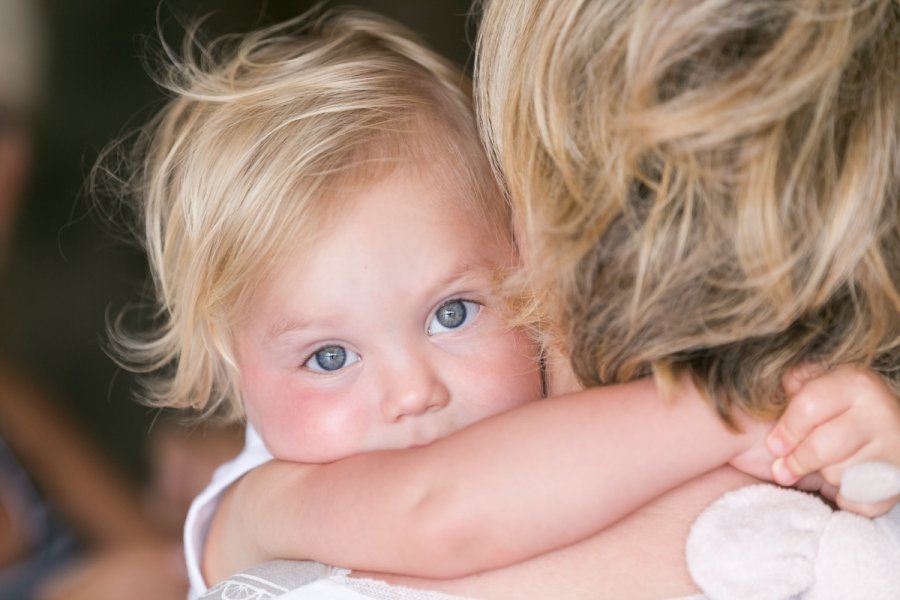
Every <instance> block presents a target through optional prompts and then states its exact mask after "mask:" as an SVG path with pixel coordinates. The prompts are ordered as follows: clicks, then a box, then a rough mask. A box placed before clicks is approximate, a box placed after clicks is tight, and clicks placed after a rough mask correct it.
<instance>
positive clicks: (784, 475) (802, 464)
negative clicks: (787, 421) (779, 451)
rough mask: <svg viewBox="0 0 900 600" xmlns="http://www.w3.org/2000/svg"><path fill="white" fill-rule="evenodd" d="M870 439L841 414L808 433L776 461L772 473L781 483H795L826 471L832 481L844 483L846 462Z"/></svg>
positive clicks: (826, 477) (825, 475) (829, 480)
mask: <svg viewBox="0 0 900 600" xmlns="http://www.w3.org/2000/svg"><path fill="white" fill-rule="evenodd" d="M867 442H868V438H867V436H865V435H864V433H863V432H862V431H860V430H859V429H858V428H855V427H853V422H852V420H851V419H850V418H842V417H840V416H839V417H837V418H834V419H831V420H830V421H827V422H825V423H824V424H822V425H819V426H818V427H816V428H815V429H813V430H812V432H811V433H810V434H809V435H807V436H805V437H804V438H803V439H802V441H800V443H799V444H797V445H796V446H795V447H794V449H793V451H792V452H791V453H790V454H788V455H787V456H784V457H782V458H779V459H778V460H776V461H775V463H773V466H772V474H773V476H774V478H775V481H776V482H778V483H780V484H781V485H792V484H793V483H794V482H796V481H797V480H798V479H800V478H801V477H803V476H805V475H808V474H809V473H814V472H816V471H822V475H823V476H824V477H825V479H826V480H828V482H829V483H831V484H833V485H836V484H838V483H839V482H840V475H841V473H842V471H843V465H841V464H840V463H843V462H844V461H846V460H848V459H850V458H851V457H852V456H853V455H854V454H856V453H857V452H858V451H859V450H861V449H862V448H863V447H864V446H865V445H866V443H867Z"/></svg>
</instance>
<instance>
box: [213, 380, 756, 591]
mask: <svg viewBox="0 0 900 600" xmlns="http://www.w3.org/2000/svg"><path fill="white" fill-rule="evenodd" d="M674 396H675V399H674V400H673V401H671V402H663V401H660V399H659V397H658V394H657V390H656V387H655V385H654V383H653V382H652V381H649V380H646V381H640V382H635V383H631V384H627V385H618V386H608V387H601V388H593V389H590V390H587V391H583V392H579V393H576V394H570V395H567V396H560V397H555V398H550V399H546V400H541V401H537V402H533V403H530V404H527V405H525V406H522V407H520V408H518V409H515V410H513V411H510V412H507V413H503V414H501V415H497V416H495V417H492V418H490V419H487V420H485V421H482V422H479V423H476V424H474V425H472V426H470V427H468V428H466V429H464V430H462V431H460V432H457V433H456V434H454V435H452V436H449V437H447V438H444V439H442V440H439V441H437V442H435V443H434V444H432V445H431V446H428V447H425V448H419V449H413V450H404V451H385V452H376V453H370V454H364V455H359V456H354V457H350V458H348V459H344V460H341V461H338V462H336V463H332V464H328V465H318V466H310V465H297V464H291V463H278V462H274V463H271V464H268V465H264V466H263V467H261V468H259V469H256V470H254V471H253V472H251V473H249V474H248V475H246V476H245V478H244V479H243V480H241V481H240V482H238V484H236V485H235V486H234V487H233V489H232V490H231V491H230V493H229V494H228V495H227V496H226V497H225V498H224V499H223V502H222V505H221V506H220V508H219V510H218V512H217V514H216V516H215V518H214V520H213V525H212V527H211V529H210V535H209V538H208V541H207V545H206V556H205V560H204V572H205V574H206V576H207V578H208V579H209V580H217V579H218V578H221V577H224V576H227V575H229V574H230V573H232V572H234V571H237V570H240V569H242V568H245V567H247V566H249V565H251V564H254V563H257V562H261V561H265V560H270V559H274V558H309V559H315V560H319V561H322V562H326V563H329V564H336V565H340V566H343V567H349V568H354V569H365V570H370V571H380V572H399V573H405V574H414V575H419V576H424V577H432V578H447V577H457V576H461V575H464V574H470V573H474V572H479V571H483V570H488V569H492V568H497V567H500V566H504V565H507V564H511V563H514V562H518V561H521V560H523V559H525V558H528V557H530V556H534V555H537V554H541V553H544V552H547V551H549V550H552V549H555V548H558V547H562V546H565V545H568V544H571V543H573V542H575V541H578V540H580V539H582V538H584V537H586V536H588V535H590V534H592V533H594V532H596V531H598V530H600V529H603V528H604V527H606V526H608V525H610V524H611V523H613V522H614V521H616V520H617V519H619V518H620V517H622V516H624V515H625V514H627V513H629V512H631V511H632V510H633V509H635V508H636V507H638V506H640V505H641V504H643V503H644V502H646V501H648V500H650V499H652V498H654V497H656V496H657V495H659V494H661V493H663V492H665V491H667V490H668V489H670V488H672V487H674V486H676V485H678V484H680V483H682V482H684V481H687V480H688V479H691V478H693V477H695V476H697V475H699V474H702V473H704V472H706V471H707V470H709V469H712V468H714V467H717V466H720V465H722V464H724V463H727V462H728V461H729V460H731V459H733V458H735V457H736V456H737V455H739V454H741V453H744V452H746V451H747V450H748V449H749V448H750V447H751V446H754V445H756V446H757V447H758V446H761V445H762V442H763V436H764V435H765V433H766V432H767V431H768V426H764V425H761V424H755V423H749V422H748V423H746V424H745V425H746V428H745V429H746V433H743V434H736V433H732V432H729V431H728V430H727V429H726V428H725V427H724V426H723V425H722V423H721V422H720V420H719V419H718V418H717V417H716V415H715V414H714V413H713V411H712V410H711V409H710V408H709V407H708V405H707V404H706V403H705V402H704V401H703V400H702V399H701V398H700V396H699V394H698V392H697V391H696V390H695V388H694V386H693V385H692V384H690V383H688V382H687V378H684V380H683V381H682V383H681V384H680V386H679V389H678V390H676V393H675V394H674ZM770 460H771V458H769V459H768V461H767V462H764V469H765V470H767V469H768V465H769V464H770Z"/></svg>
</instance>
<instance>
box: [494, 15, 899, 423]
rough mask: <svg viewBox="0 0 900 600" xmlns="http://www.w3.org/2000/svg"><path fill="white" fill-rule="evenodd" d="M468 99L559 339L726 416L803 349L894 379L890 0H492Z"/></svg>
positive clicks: (599, 364) (591, 363)
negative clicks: (694, 393) (704, 397)
mask: <svg viewBox="0 0 900 600" xmlns="http://www.w3.org/2000/svg"><path fill="white" fill-rule="evenodd" d="M476 90H477V92H478V97H477V101H478V105H479V106H478V110H479V115H480V118H481V121H482V127H483V130H484V135H485V137H486V139H487V141H488V144H489V146H490V147H491V148H492V154H493V158H494V161H495V163H496V165H497V166H498V168H499V170H500V171H502V174H503V177H504V178H505V184H506V186H507V188H508V193H509V195H510V197H511V199H512V201H513V202H514V204H515V206H516V209H517V215H518V216H517V226H518V229H519V231H521V232H523V233H524V234H525V235H524V236H523V239H522V240H520V243H523V244H524V245H525V247H526V248H525V250H524V254H525V255H526V256H527V257H528V262H529V268H528V270H527V273H526V274H525V275H527V279H528V280H527V282H525V283H521V282H520V284H521V285H529V286H532V287H533V289H534V290H535V291H536V294H537V297H538V300H539V302H538V306H539V307H540V310H541V314H540V316H541V318H542V319H543V321H544V323H545V326H546V328H547V330H548V332H549V335H550V341H551V343H557V344H559V346H560V348H561V350H562V351H563V352H565V353H566V355H568V356H569V357H571V363H572V366H573V368H574V371H575V373H576V375H577V376H578V378H579V379H580V381H581V382H582V383H583V384H585V385H588V386H593V385H598V384H603V383H610V382H616V381H626V380H630V379H633V378H635V377H639V376H644V375H648V374H651V373H655V374H656V375H657V376H658V377H660V378H661V380H662V381H664V382H665V381H671V377H672V376H674V374H675V373H676V372H679V371H687V372H690V373H691V374H693V376H694V378H695V380H696V381H697V382H698V383H699V384H700V385H701V387H703V388H704V389H705V390H706V391H707V392H708V394H709V396H710V397H711V398H712V399H713V401H714V402H715V405H716V408H717V410H718V411H719V413H720V415H722V416H723V418H725V419H726V421H729V420H730V418H731V411H732V408H733V406H739V407H740V408H742V409H744V410H747V411H749V412H750V413H752V414H756V415H759V416H772V415H775V414H778V413H779V411H780V410H781V409H782V407H783V404H784V397H783V393H782V392H781V378H782V376H783V374H784V373H785V372H786V370H787V369H789V368H790V367H792V366H795V365H798V364H800V363H803V362H806V361H818V362H821V363H826V364H836V363H844V362H854V363H862V364H864V365H868V366H870V367H872V368H873V369H876V370H878V371H880V372H881V373H883V374H884V375H885V376H886V377H887V378H888V380H889V381H891V382H892V384H893V386H894V388H895V390H896V389H900V388H898V380H900V198H898V192H900V152H898V144H900V93H898V90H900V3H898V2H896V0H852V1H851V0H700V1H696V0H607V1H604V2H592V1H589V0H556V1H554V2H543V1H542V0H491V1H490V2H489V3H488V4H487V6H486V9H485V14H484V19H483V22H482V25H481V30H480V34H479V40H478V57H477V61H476Z"/></svg>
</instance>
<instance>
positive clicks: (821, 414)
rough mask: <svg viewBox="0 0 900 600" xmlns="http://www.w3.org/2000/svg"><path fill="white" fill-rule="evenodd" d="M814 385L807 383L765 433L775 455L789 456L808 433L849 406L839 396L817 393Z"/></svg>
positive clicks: (813, 383)
mask: <svg viewBox="0 0 900 600" xmlns="http://www.w3.org/2000/svg"><path fill="white" fill-rule="evenodd" d="M816 383H817V382H816V381H812V382H810V383H808V384H807V385H806V386H805V387H804V388H803V389H802V390H801V391H800V392H799V393H797V394H796V395H795V396H794V397H793V398H792V399H791V401H790V403H789V404H788V406H787V408H786V409H785V411H784V414H782V415H781V418H780V419H778V423H776V424H775V427H774V428H773V429H772V433H770V434H769V437H768V438H767V440H766V443H767V445H768V447H769V451H770V452H771V453H772V454H774V455H775V456H786V455H787V454H789V453H791V452H792V451H793V450H794V448H795V447H796V446H797V444H798V443H800V442H801V441H802V440H804V439H805V438H806V437H807V436H809V434H810V432H812V431H813V430H815V429H816V428H817V427H821V426H822V425H823V424H824V423H825V422H826V421H830V420H832V419H834V418H835V417H837V416H839V415H840V414H842V413H844V412H845V411H846V410H847V409H848V408H849V407H850V405H851V402H850V401H849V400H847V399H846V398H845V397H843V396H841V395H837V394H828V393H821V394H819V393H817V391H816V390H817V388H818V386H816ZM806 472H808V471H806Z"/></svg>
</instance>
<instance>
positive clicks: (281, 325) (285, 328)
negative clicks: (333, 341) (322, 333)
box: [264, 317, 338, 341]
mask: <svg viewBox="0 0 900 600" xmlns="http://www.w3.org/2000/svg"><path fill="white" fill-rule="evenodd" d="M337 322H338V320H337V319H336V318H332V317H315V318H312V319H298V318H295V317H282V318H280V319H278V320H277V321H275V322H274V323H273V324H272V325H271V326H270V327H269V328H268V329H267V330H266V334H265V336H264V339H265V340H266V341H274V340H276V339H278V338H279V337H281V336H283V335H285V334H287V333H293V332H295V331H303V330H304V329H311V328H313V327H319V328H322V327H332V328H333V327H335V325H336V323H337Z"/></svg>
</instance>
